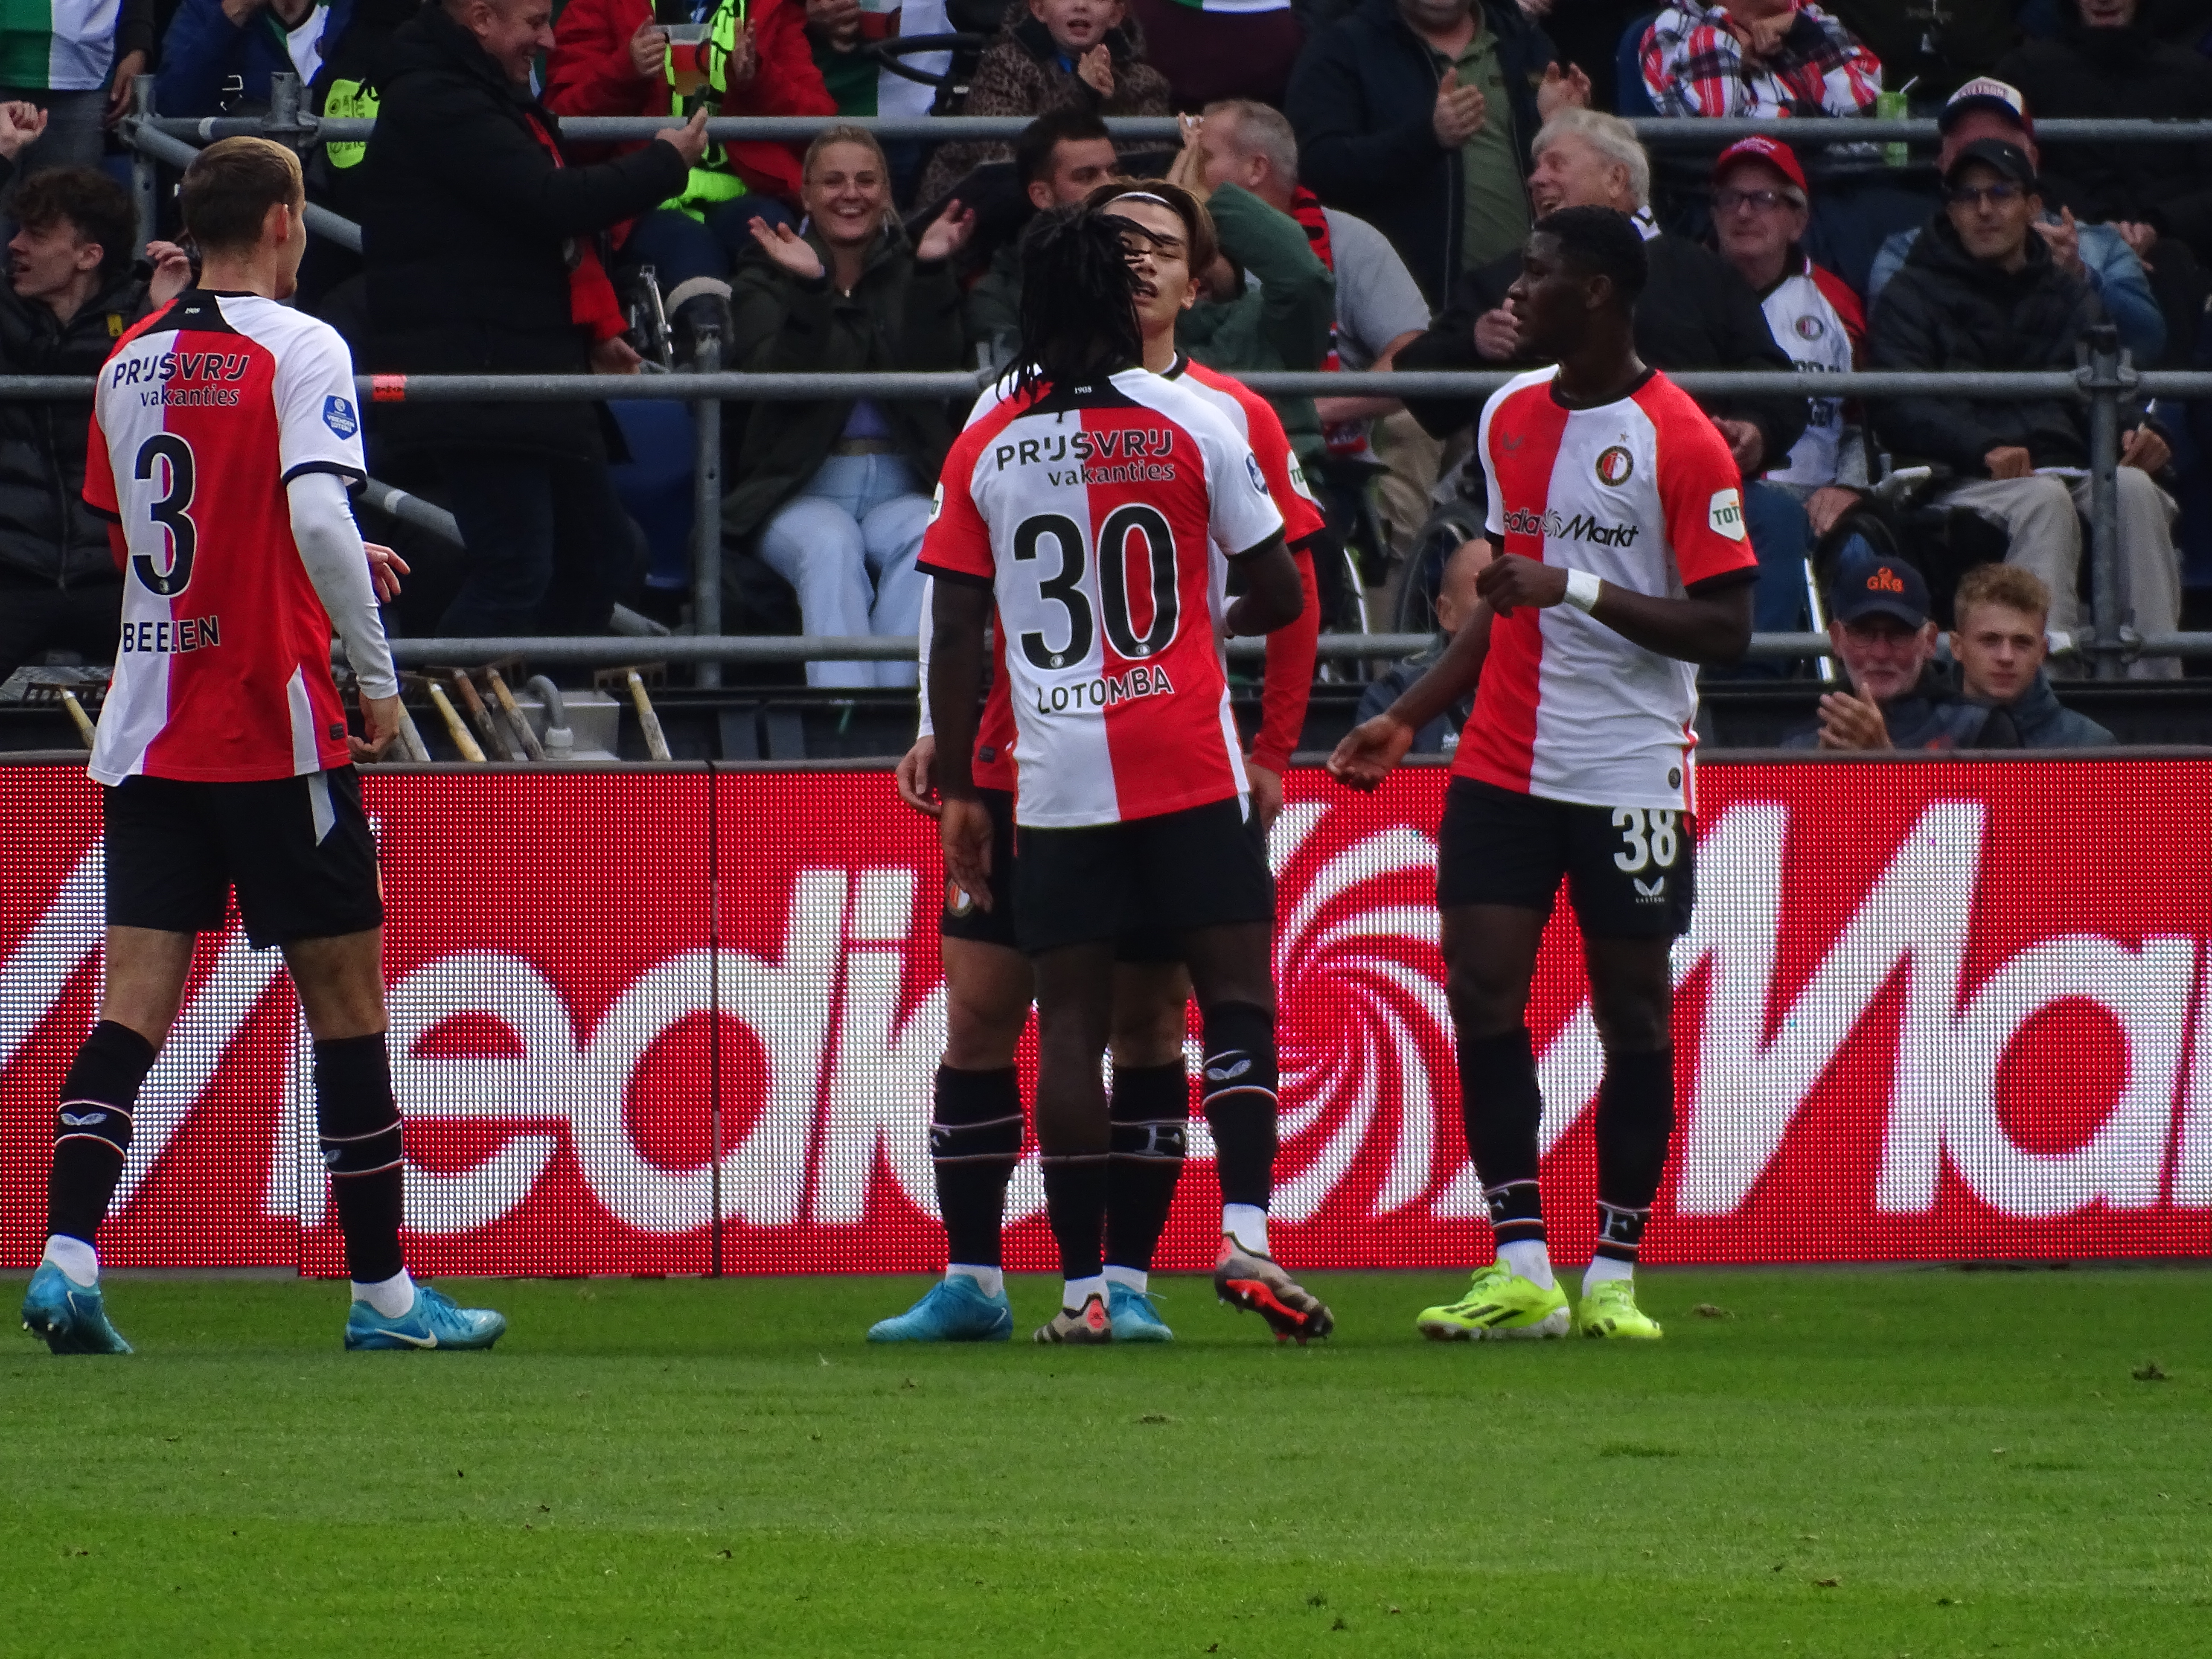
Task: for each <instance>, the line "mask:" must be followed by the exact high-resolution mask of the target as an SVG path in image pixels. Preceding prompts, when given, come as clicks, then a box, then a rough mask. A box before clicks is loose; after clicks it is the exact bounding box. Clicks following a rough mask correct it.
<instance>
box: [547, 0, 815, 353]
mask: <svg viewBox="0 0 2212 1659" xmlns="http://www.w3.org/2000/svg"><path fill="white" fill-rule="evenodd" d="M690 9H691V10H692V11H693V12H694V13H695V14H696V16H695V21H698V22H701V23H703V24H705V25H706V26H707V27H708V41H707V43H706V45H705V46H703V47H689V46H685V47H673V48H671V46H670V45H669V40H668V31H667V29H666V28H665V27H663V26H662V25H661V24H660V23H659V21H655V14H654V8H653V4H652V0H569V3H568V9H566V10H564V11H563V12H562V14H561V21H560V22H559V23H558V24H556V26H555V27H554V30H553V42H554V45H553V57H552V60H551V62H550V64H548V66H547V68H548V76H547V85H546V89H545V102H546V105H547V106H548V107H550V109H551V110H553V112H555V113H556V114H558V115H561V116H564V117H566V116H572V115H629V116H640V115H666V114H669V113H670V112H671V111H672V110H678V109H682V110H684V111H686V112H688V110H689V109H690V108H693V107H704V108H706V109H707V110H708V112H709V113H710V114H720V115H824V116H826V115H834V114H836V112H837V106H836V104H835V103H834V102H833V101H831V99H830V96H829V88H826V87H825V86H823V83H822V72H821V71H820V70H817V68H816V67H815V66H814V58H813V54H812V53H811V51H810V50H809V49H808V46H807V40H806V29H805V12H804V11H803V10H802V9H801V8H800V5H799V0H720V4H716V3H714V0H690ZM718 41H726V45H718V44H717V42H718ZM638 148H640V146H638V145H635V144H631V145H623V146H621V147H619V149H618V150H617V153H622V152H623V151H629V150H635V149H638ZM798 200H799V146H796V145H793V144H781V143H771V142H767V141H751V142H745V143H732V144H722V143H714V144H709V145H708V149H707V154H706V155H704V156H702V157H701V158H700V162H699V165H698V166H697V167H694V168H692V170H691V177H690V180H689V181H688V182H687V183H686V184H685V185H684V189H683V190H681V191H678V192H676V193H675V194H674V195H673V196H671V197H670V199H669V200H668V201H666V202H665V203H663V204H661V205H660V206H659V207H658V208H656V209H655V210H653V211H652V212H650V213H648V214H646V215H645V216H643V217H641V219H639V220H638V221H637V222H636V223H635V225H634V226H632V227H631V228H630V231H629V235H628V236H627V237H626V238H625V239H624V240H623V246H622V252H621V255H620V263H621V264H623V266H624V267H625V268H629V267H635V266H636V265H640V264H649V265H651V266H653V270H654V273H655V275H656V276H657V278H658V280H659V284H660V288H661V291H662V293H663V295H665V297H666V299H667V301H668V304H669V309H670V310H671V313H675V312H680V311H682V310H683V309H684V307H685V306H687V305H690V304H693V303H694V302H695V301H696V300H698V299H707V300H708V301H710V302H711V301H720V300H723V299H726V298H727V297H728V294H729V287H728V283H727V281H726V279H727V277H728V276H729V274H730V270H731V267H732V265H733V264H736V262H737V261H738V258H740V257H741V256H742V255H743V254H744V252H746V250H747V249H749V248H750V246H752V238H751V235H750V232H749V231H748V230H747V226H748V225H749V224H750V222H751V221H752V220H754V219H756V218H763V219H766V220H768V221H769V222H770V223H775V222H794V223H795V222H796V216H795V215H794V214H793V204H796V203H797V202H798ZM708 308H709V309H713V310H714V311H716V312H719V307H718V306H715V305H712V304H710V306H709V307H708Z"/></svg>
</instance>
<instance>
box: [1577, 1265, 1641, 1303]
mask: <svg viewBox="0 0 2212 1659" xmlns="http://www.w3.org/2000/svg"><path fill="white" fill-rule="evenodd" d="M1635 1277H1636V1264H1635V1263H1634V1262H1633V1261H1614V1260H1613V1258H1612V1257H1611V1256H1609V1255H1594V1256H1592V1257H1591V1258H1590V1264H1589V1267H1585V1268H1583V1295H1584V1296H1588V1295H1589V1293H1590V1292H1591V1291H1594V1290H1595V1289H1596V1288H1597V1287H1598V1286H1599V1285H1602V1284H1604V1283H1605V1281H1606V1280H1607V1279H1634V1278H1635Z"/></svg>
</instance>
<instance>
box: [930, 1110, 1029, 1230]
mask: <svg viewBox="0 0 2212 1659" xmlns="http://www.w3.org/2000/svg"><path fill="white" fill-rule="evenodd" d="M1021 1153H1022V1091H1021V1085H1020V1083H1019V1082H1018V1080H1017V1079H1016V1077H1015V1074H1014V1068H1013V1067H1012V1066H1002V1067H1000V1068H998V1069H996V1070H994V1071H988V1072H960V1071H955V1070H954V1069H953V1068H952V1067H951V1066H939V1067H938V1068H937V1089H936V1103H935V1105H934V1108H933V1110H932V1112H931V1115H930V1122H929V1161H930V1167H931V1169H932V1170H933V1172H934V1174H935V1176H936V1177H937V1212H938V1214H939V1215H940V1216H942V1217H943V1218H944V1220H945V1261H947V1262H948V1263H958V1264H961V1265H963V1266H966V1267H997V1266H999V1265H1000V1245H999V1235H1000V1231H1001V1229H1002V1228H1003V1227H1004V1225H1005V1223H1006V1182H1008V1181H1009V1180H1010V1179H1012V1176H1013V1173H1014V1164H1015V1163H1016V1162H1017V1160H1018V1159H1019V1158H1020V1157H1021Z"/></svg>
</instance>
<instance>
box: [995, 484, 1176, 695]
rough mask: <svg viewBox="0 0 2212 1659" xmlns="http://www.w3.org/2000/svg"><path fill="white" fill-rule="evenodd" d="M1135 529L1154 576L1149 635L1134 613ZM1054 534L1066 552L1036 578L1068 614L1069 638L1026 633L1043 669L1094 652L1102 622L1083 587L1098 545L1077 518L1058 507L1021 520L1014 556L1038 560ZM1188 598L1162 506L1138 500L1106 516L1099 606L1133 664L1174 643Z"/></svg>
mask: <svg viewBox="0 0 2212 1659" xmlns="http://www.w3.org/2000/svg"><path fill="white" fill-rule="evenodd" d="M1132 534H1135V535H1140V536H1142V537H1143V538H1144V540H1145V551H1146V559H1145V568H1146V574H1149V575H1150V577H1151V578H1152V626H1151V627H1150V628H1148V629H1146V630H1145V631H1144V632H1143V633H1142V634H1139V633H1138V632H1137V624H1136V621H1135V619H1134V618H1133V617H1131V615H1130V614H1129V557H1128V541H1129V538H1130V536H1131V535H1132ZM1047 540H1049V541H1051V542H1052V543H1053V544H1054V546H1055V547H1056V548H1057V549H1058V550H1059V552H1060V568H1059V569H1057V570H1055V571H1054V572H1053V574H1051V575H1049V576H1047V577H1045V578H1044V579H1043V580H1041V581H1040V582H1038V584H1037V597H1038V598H1039V599H1049V600H1051V601H1052V602H1053V603H1054V605H1058V606H1060V609H1061V610H1062V611H1066V613H1067V638H1066V641H1065V642H1064V643H1063V644H1060V645H1057V646H1055V645H1053V644H1050V643H1049V642H1048V641H1047V640H1046V639H1045V636H1044V635H1043V633H1042V631H1040V630H1038V629H1030V630H1029V631H1027V632H1025V633H1024V634H1023V635H1022V636H1021V639H1022V654H1023V655H1024V656H1025V657H1027V658H1028V659H1030V662H1031V663H1033V664H1035V665H1036V666H1037V667H1039V668H1066V667H1070V666H1072V665H1074V664H1077V663H1079V662H1081V661H1082V660H1083V659H1085V657H1087V656H1089V655H1090V654H1091V639H1092V636H1093V635H1094V633H1095V632H1096V626H1095V624H1094V623H1093V622H1092V620H1091V596H1090V595H1089V594H1088V593H1086V592H1085V591H1084V589H1083V574H1084V568H1085V564H1086V563H1087V562H1088V561H1089V559H1090V556H1091V550H1090V549H1089V548H1087V547H1085V545H1084V543H1083V532H1082V530H1081V528H1080V527H1079V526H1078V525H1077V524H1076V522H1075V520H1073V519H1071V518H1067V517H1066V516H1065V515H1064V514H1061V513H1039V514H1037V515H1036V517H1035V518H1033V519H1024V520H1022V522H1021V525H1020V526H1019V528H1018V529H1017V530H1016V531H1015V532H1014V557H1015V559H1016V560H1017V561H1027V560H1031V559H1035V558H1036V557H1037V556H1039V553H1040V550H1041V547H1042V544H1043V543H1044V542H1045V541H1047ZM1181 605H1182V596H1181V593H1180V592H1179V590H1178V589H1177V587H1176V546H1175V534H1174V532H1172V531H1170V529H1169V528H1168V521H1167V520H1166V519H1165V518H1164V516H1162V514H1161V513H1160V512H1159V510H1158V508H1157V507H1147V506H1146V505H1145V504H1144V503H1142V502H1141V501H1131V502H1128V503H1126V504H1125V505H1123V506H1121V507H1115V509H1114V510H1113V512H1111V513H1108V514H1107V515H1106V522H1105V524H1104V525H1103V526H1101V527H1100V529H1099V532H1098V608H1099V610H1100V611H1102V612H1103V620H1104V622H1105V624H1106V641H1107V643H1108V644H1109V645H1111V646H1112V647H1114V649H1115V652H1116V653H1119V654H1120V655H1121V657H1123V658H1124V659H1127V660H1128V661H1132V662H1136V661H1141V660H1142V659H1145V658H1146V657H1157V656H1158V655H1159V653H1161V652H1163V651H1164V650H1166V649H1167V648H1168V647H1169V646H1170V645H1171V644H1173V643H1174V641H1175V636H1176V623H1177V622H1178V621H1180V620H1181V617H1180V611H1181Z"/></svg>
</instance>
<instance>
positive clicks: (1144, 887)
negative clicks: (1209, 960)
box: [1014, 799, 1275, 961]
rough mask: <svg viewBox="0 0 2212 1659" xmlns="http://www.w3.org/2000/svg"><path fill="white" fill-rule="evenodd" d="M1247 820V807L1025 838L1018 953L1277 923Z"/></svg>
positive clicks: (1018, 873) (1017, 894)
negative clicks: (1246, 923)
mask: <svg viewBox="0 0 2212 1659" xmlns="http://www.w3.org/2000/svg"><path fill="white" fill-rule="evenodd" d="M1246 816H1247V807H1246V805H1245V803H1244V802H1243V800H1241V799H1229V800H1223V801H1215V802H1213V803H1212V804H1211V805H1206V806H1193V807H1188V808H1186V809H1185V810H1184V811H1180V812H1164V813H1162V814H1161V815H1160V816H1158V817H1150V818H1135V819H1132V820H1130V821H1129V822H1127V823H1101V824H1094V825H1087V826H1085V827H1084V828H1081V829H1027V828H1024V829H1022V830H1020V831H1019V832H1018V837H1019V840H1020V842H1021V857H1020V861H1019V862H1018V864H1017V866H1015V872H1014V931H1015V934H1016V936H1017V937H1018V939H1020V941H1021V947H1022V949H1023V950H1024V951H1027V952H1029V953H1030V955H1031V956H1035V955H1036V954H1038V953H1039V952H1041V951H1056V950H1058V949H1060V947H1061V946H1063V945H1090V944H1095V943H1097V941H1099V940H1102V939H1116V940H1118V939H1121V938H1123V937H1124V936H1125V935H1127V936H1137V937H1138V939H1139V941H1141V939H1143V938H1146V937H1149V938H1152V939H1158V937H1159V936H1161V935H1165V936H1168V937H1170V938H1180V936H1181V935H1182V934H1184V933H1189V932H1190V931H1192V930H1193V929H1194V928H1199V927H1225V926H1227V925H1229V924H1231V923H1236V922H1253V921H1256V922H1272V921H1273V920H1274V916H1275V880H1274V877H1273V875H1272V874H1271V873H1269V872H1268V869H1267V844H1266V842H1265V841H1264V840H1263V839H1262V838H1261V836H1259V835H1258V834H1257V833H1256V831H1255V827H1254V826H1253V825H1251V824H1250V823H1247V822H1246ZM1150 948H1153V949H1157V948H1158V946H1156V945H1155V946H1152V947H1150ZM1124 959H1125V960H1136V961H1149V960H1158V959H1160V958H1159V957H1157V956H1150V957H1125V958H1124ZM1168 959H1170V960H1172V959H1173V958H1172V957H1170V958H1168Z"/></svg>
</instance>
